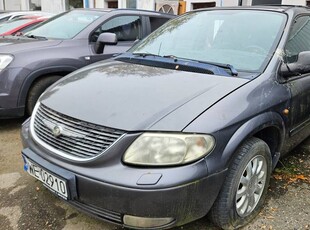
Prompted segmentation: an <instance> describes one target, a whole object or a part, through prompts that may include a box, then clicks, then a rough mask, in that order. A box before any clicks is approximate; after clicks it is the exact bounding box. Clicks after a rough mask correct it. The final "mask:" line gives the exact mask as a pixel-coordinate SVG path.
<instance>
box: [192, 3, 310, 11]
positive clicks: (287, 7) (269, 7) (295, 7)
mask: <svg viewBox="0 0 310 230" xmlns="http://www.w3.org/2000/svg"><path fill="white" fill-rule="evenodd" d="M212 9H213V10H214V9H217V10H219V9H232V10H265V11H278V12H286V11H298V12H309V10H310V8H309V7H306V6H300V5H277V4H266V5H255V6H232V7H213V8H205V9H198V10H194V11H195V12H196V11H206V10H212Z"/></svg>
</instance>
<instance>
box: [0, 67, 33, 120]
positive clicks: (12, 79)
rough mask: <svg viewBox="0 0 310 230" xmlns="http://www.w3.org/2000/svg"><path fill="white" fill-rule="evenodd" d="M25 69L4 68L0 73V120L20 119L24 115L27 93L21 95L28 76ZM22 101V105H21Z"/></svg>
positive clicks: (27, 71)
mask: <svg viewBox="0 0 310 230" xmlns="http://www.w3.org/2000/svg"><path fill="white" fill-rule="evenodd" d="M29 72H30V71H29V70H28V69H26V68H15V67H14V68H9V67H8V68H5V69H4V70H2V71H1V73H0V119H1V118H13V117H21V116H23V115H24V110H25V109H24V108H25V105H24V102H25V98H26V96H27V92H24V94H22V93H21V91H22V87H23V84H24V83H25V82H24V81H25V78H26V77H27V76H28V74H29ZM21 101H23V103H21Z"/></svg>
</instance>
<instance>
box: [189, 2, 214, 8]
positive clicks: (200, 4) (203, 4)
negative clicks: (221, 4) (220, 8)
mask: <svg viewBox="0 0 310 230" xmlns="http://www.w3.org/2000/svg"><path fill="white" fill-rule="evenodd" d="M215 6H216V3H215V2H196V3H192V7H193V10H196V9H201V8H208V7H215Z"/></svg>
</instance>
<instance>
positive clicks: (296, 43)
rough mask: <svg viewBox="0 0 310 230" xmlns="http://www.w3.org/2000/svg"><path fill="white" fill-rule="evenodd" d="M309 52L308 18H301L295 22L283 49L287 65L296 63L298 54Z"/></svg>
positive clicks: (309, 27)
mask: <svg viewBox="0 0 310 230" xmlns="http://www.w3.org/2000/svg"><path fill="white" fill-rule="evenodd" d="M302 51H310V17H308V16H303V17H299V18H297V19H296V20H295V24H294V26H293V28H292V31H291V32H290V36H289V39H288V42H287V44H286V47H285V53H286V60H287V63H292V62H296V61H297V57H298V54H299V53H300V52H302Z"/></svg>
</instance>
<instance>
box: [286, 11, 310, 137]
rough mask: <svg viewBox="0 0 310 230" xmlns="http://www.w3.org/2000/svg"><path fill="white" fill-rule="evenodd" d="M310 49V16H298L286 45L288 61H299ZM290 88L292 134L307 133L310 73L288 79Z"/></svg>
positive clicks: (309, 117)
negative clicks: (303, 52)
mask: <svg viewBox="0 0 310 230" xmlns="http://www.w3.org/2000/svg"><path fill="white" fill-rule="evenodd" d="M302 51H310V16H309V15H303V16H300V17H297V18H296V19H295V21H294V25H293V27H292V29H291V32H290V36H289V39H288V41H287V44H286V47H285V53H286V62H287V63H293V62H296V61H297V57H298V54H299V53H300V52H302ZM287 86H288V88H289V89H290V91H291V95H292V99H291V108H290V114H289V120H290V127H289V134H290V136H295V135H296V136H298V135H297V134H300V133H305V134H306V135H309V130H310V73H307V74H303V75H300V76H297V77H293V78H290V79H288V83H287ZM303 135H304V134H303Z"/></svg>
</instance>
